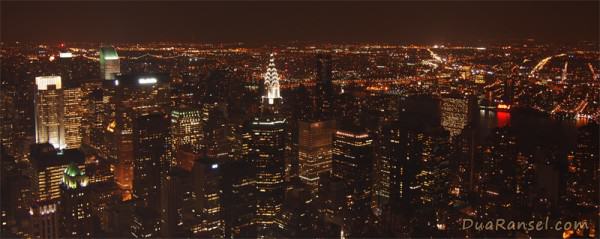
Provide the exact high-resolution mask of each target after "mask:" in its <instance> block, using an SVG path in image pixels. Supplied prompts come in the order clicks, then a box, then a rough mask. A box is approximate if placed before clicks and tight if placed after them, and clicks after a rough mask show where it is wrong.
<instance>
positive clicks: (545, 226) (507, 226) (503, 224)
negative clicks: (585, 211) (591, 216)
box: [462, 217, 588, 231]
mask: <svg viewBox="0 0 600 239" xmlns="http://www.w3.org/2000/svg"><path fill="white" fill-rule="evenodd" d="M587 228H588V222H587V221H560V220H559V221H555V222H550V219H549V218H548V217H546V218H545V219H544V220H530V221H515V220H506V219H502V218H498V219H496V220H488V221H476V220H473V219H469V218H465V219H463V221H462V229H463V230H476V231H500V230H503V231H547V230H556V231H563V230H578V229H587Z"/></svg>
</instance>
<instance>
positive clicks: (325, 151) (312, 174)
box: [298, 120, 335, 194]
mask: <svg viewBox="0 0 600 239" xmlns="http://www.w3.org/2000/svg"><path fill="white" fill-rule="evenodd" d="M299 128H300V130H299V132H298V160H299V165H300V170H299V171H300V173H299V174H300V179H301V180H302V181H303V182H304V183H306V184H307V185H309V186H310V188H311V189H312V190H311V193H313V194H315V193H316V192H317V190H318V184H319V175H320V174H321V173H324V172H330V171H331V157H332V153H331V151H332V144H333V143H332V142H333V131H334V129H335V122H334V121H332V120H327V121H300V122H299Z"/></svg>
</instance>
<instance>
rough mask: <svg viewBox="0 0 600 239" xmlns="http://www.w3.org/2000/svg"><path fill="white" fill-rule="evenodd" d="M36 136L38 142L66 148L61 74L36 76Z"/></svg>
mask: <svg viewBox="0 0 600 239" xmlns="http://www.w3.org/2000/svg"><path fill="white" fill-rule="evenodd" d="M35 84H36V85H37V91H36V92H35V95H34V104H35V128H36V131H35V138H36V142H37V143H50V144H52V145H54V147H56V148H65V146H66V145H65V125H64V120H65V115H64V110H65V108H64V93H63V88H62V82H61V78H60V76H39V77H36V78H35Z"/></svg>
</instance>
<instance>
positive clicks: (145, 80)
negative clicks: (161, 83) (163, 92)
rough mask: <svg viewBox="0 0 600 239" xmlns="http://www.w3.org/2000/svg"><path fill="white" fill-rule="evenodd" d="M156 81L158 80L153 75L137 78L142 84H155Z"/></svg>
mask: <svg viewBox="0 0 600 239" xmlns="http://www.w3.org/2000/svg"><path fill="white" fill-rule="evenodd" d="M156 82H158V81H157V80H156V78H154V77H150V78H139V79H138V83H140V84H142V85H148V84H156Z"/></svg>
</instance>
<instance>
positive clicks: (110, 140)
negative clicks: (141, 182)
mask: <svg viewBox="0 0 600 239" xmlns="http://www.w3.org/2000/svg"><path fill="white" fill-rule="evenodd" d="M167 77H168V76H166V75H164V74H139V75H119V76H117V78H116V79H115V80H113V81H105V82H109V84H107V85H106V92H107V94H109V95H110V97H109V98H110V101H109V103H108V106H107V107H108V108H109V109H108V111H109V113H108V114H107V117H108V119H106V120H105V122H106V126H105V135H106V140H107V147H106V149H107V151H106V152H105V154H106V155H107V158H109V159H111V160H112V161H113V162H115V164H116V165H115V179H116V181H117V185H118V186H119V188H120V189H121V190H122V192H123V199H124V200H127V199H129V198H131V190H132V188H133V174H134V173H133V171H134V169H133V167H134V151H133V150H134V148H133V143H134V142H133V138H132V137H133V128H132V127H133V125H134V121H135V119H137V118H138V117H140V116H144V115H148V114H152V113H161V114H169V113H170V110H171V108H170V98H169V96H170V84H169V79H168V78H167Z"/></svg>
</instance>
